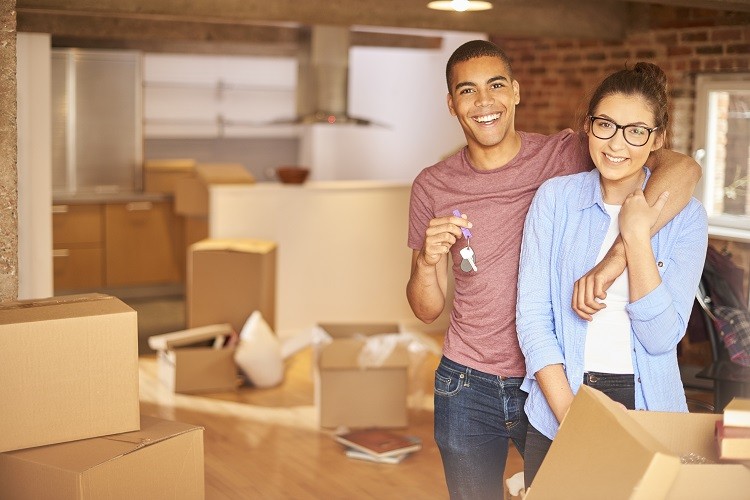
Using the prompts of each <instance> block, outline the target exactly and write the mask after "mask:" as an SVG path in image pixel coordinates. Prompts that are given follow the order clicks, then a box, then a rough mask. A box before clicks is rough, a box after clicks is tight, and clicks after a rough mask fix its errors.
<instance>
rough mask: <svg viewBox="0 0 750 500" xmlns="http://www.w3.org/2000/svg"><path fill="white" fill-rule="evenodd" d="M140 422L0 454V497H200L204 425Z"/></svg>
mask: <svg viewBox="0 0 750 500" xmlns="http://www.w3.org/2000/svg"><path fill="white" fill-rule="evenodd" d="M141 422H142V427H141V430H139V431H135V432H129V433H125V434H116V435H111V436H104V437H98V438H93V439H84V440H80V441H73V442H70V443H62V444H56V445H50V446H42V447H39V448H32V449H28V450H19V451H12V452H8V453H2V454H0V498H8V499H10V498H18V499H21V498H29V499H31V498H34V499H44V498H49V499H52V498H54V499H55V500H115V499H122V500H132V499H136V498H137V499H143V500H145V499H154V500H156V499H159V500H162V499H171V500H192V499H195V500H199V499H203V498H204V496H205V483H204V481H205V480H204V466H203V428H202V427H198V426H195V425H190V424H185V423H181V422H172V421H168V420H161V419H158V418H154V417H149V416H146V415H143V416H142V417H141Z"/></svg>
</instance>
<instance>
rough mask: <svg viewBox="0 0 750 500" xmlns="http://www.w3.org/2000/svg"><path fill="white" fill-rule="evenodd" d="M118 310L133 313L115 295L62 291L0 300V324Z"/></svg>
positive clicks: (93, 314)
mask: <svg viewBox="0 0 750 500" xmlns="http://www.w3.org/2000/svg"><path fill="white" fill-rule="evenodd" d="M118 312H132V313H135V310H133V309H132V308H131V307H130V306H128V305H127V304H125V303H124V302H122V301H121V300H120V299H118V298H117V297H113V296H111V295H106V294H102V293H88V294H79V295H61V296H57V297H47V298H42V299H29V300H16V301H9V302H2V303H0V313H1V314H0V325H10V324H14V323H25V322H34V321H49V320H55V319H62V318H73V317H82V316H97V315H101V314H113V313H118Z"/></svg>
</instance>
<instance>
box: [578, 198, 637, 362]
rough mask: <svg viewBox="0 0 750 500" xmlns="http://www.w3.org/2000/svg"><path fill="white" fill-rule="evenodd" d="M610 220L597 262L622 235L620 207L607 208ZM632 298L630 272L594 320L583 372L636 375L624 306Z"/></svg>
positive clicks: (621, 278)
mask: <svg viewBox="0 0 750 500" xmlns="http://www.w3.org/2000/svg"><path fill="white" fill-rule="evenodd" d="M604 207H605V208H606V210H607V213H608V214H609V217H610V222H609V229H608V231H607V235H606V237H605V238H604V243H603V244H602V247H601V249H600V250H599V256H598V257H597V258H596V262H597V263H599V261H601V260H602V258H604V255H606V253H607V251H609V249H610V247H611V246H612V243H614V241H615V238H617V235H619V234H620V224H619V215H620V208H622V207H621V206H620V205H608V204H606V203H605V204H604ZM629 298H630V294H629V285H628V270H627V268H625V271H624V272H623V273H622V274H621V275H620V276H619V277H618V278H617V279H616V280H615V281H614V283H612V286H610V287H609V289H608V290H607V298H606V299H605V300H603V301H602V302H603V303H605V304H607V307H606V308H604V309H602V310H601V311H599V312H597V313H596V314H594V316H593V318H594V319H593V321H591V322H590V323H589V326H588V331H587V333H586V347H585V354H584V365H583V366H584V371H586V372H602V373H619V374H624V373H633V358H632V357H631V351H632V346H631V337H630V317H629V316H628V313H627V312H626V311H625V306H626V305H627V304H628V300H629Z"/></svg>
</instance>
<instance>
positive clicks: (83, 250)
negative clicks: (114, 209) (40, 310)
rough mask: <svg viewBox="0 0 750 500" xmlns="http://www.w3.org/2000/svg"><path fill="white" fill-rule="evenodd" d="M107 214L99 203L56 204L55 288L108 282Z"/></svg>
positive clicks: (90, 285) (80, 286) (81, 287)
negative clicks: (105, 276) (105, 272)
mask: <svg viewBox="0 0 750 500" xmlns="http://www.w3.org/2000/svg"><path fill="white" fill-rule="evenodd" d="M103 224H104V217H103V213H102V206H101V205H99V204H87V205H68V204H60V205H54V206H53V207H52V256H53V270H54V271H53V276H54V286H55V289H66V290H68V289H83V288H99V287H102V286H103V285H104V248H103V247H104V237H103V235H104V228H103Z"/></svg>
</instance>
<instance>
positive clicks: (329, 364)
mask: <svg viewBox="0 0 750 500" xmlns="http://www.w3.org/2000/svg"><path fill="white" fill-rule="evenodd" d="M318 326H319V327H320V328H322V329H323V330H324V331H325V332H326V333H328V335H330V336H331V337H332V341H331V342H330V343H327V344H326V343H320V342H318V343H316V344H315V345H314V351H315V362H314V386H315V388H314V391H315V406H316V409H317V411H318V417H319V422H320V426H321V427H338V426H346V427H350V428H358V427H359V428H361V427H406V425H407V424H408V413H407V392H408V368H409V353H408V352H407V349H406V347H405V346H404V345H402V344H396V347H395V348H394V349H393V351H392V352H391V353H390V354H389V355H388V356H387V357H386V358H385V359H384V360H383V362H382V364H381V365H380V366H361V365H360V362H359V356H360V353H361V352H362V349H363V348H364V347H365V345H366V342H367V337H368V336H371V335H376V334H382V333H398V332H399V326H398V325H397V324H388V323H383V324H377V323H371V324H346V323H340V324H335V323H323V324H319V325H318Z"/></svg>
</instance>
